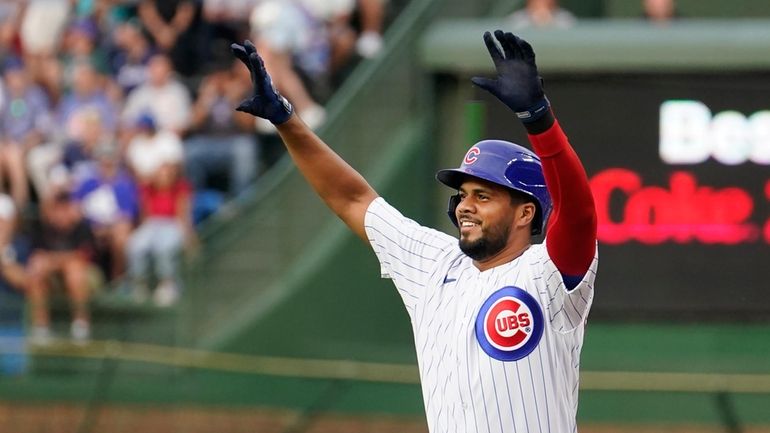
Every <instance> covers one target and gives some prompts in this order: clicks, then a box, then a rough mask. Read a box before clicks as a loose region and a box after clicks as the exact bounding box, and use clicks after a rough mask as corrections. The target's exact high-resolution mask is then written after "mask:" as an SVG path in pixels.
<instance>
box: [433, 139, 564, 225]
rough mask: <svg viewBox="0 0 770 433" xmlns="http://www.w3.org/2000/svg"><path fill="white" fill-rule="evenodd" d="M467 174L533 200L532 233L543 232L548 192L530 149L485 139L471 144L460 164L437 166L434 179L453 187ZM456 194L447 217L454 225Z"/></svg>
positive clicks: (549, 206)
mask: <svg viewBox="0 0 770 433" xmlns="http://www.w3.org/2000/svg"><path fill="white" fill-rule="evenodd" d="M467 176H472V177H475V178H478V179H483V180H486V181H489V182H492V183H496V184H498V185H501V186H504V187H506V188H510V189H512V190H514V191H519V192H521V193H523V194H525V195H527V196H529V197H531V198H532V199H533V201H534V203H535V207H536V211H535V218H534V219H533V220H532V234H533V235H537V234H540V233H542V232H543V230H544V229H545V224H546V222H547V221H548V216H549V215H550V214H551V209H552V203H551V196H550V195H549V194H548V189H547V188H546V186H545V177H544V176H543V165H542V163H541V162H540V158H538V156H537V155H535V154H534V152H532V151H531V150H529V149H527V148H525V147H522V146H519V145H518V144H514V143H511V142H508V141H502V140H484V141H480V142H478V143H476V144H474V145H473V146H472V147H471V148H470V149H469V150H468V153H466V154H465V159H463V162H462V164H460V167H459V168H452V169H446V170H440V171H439V172H438V173H436V179H438V180H439V182H441V183H443V184H444V185H446V186H448V187H450V188H453V189H455V190H457V189H460V185H462V183H463V180H464V179H465V178H466V177H467ZM459 203H460V200H459V196H452V197H451V198H450V199H449V208H448V209H447V212H448V213H449V219H451V220H452V223H453V224H454V225H455V226H457V225H458V224H457V217H456V216H455V209H457V205H458V204H459Z"/></svg>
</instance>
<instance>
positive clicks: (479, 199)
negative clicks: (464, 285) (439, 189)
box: [455, 180, 515, 261]
mask: <svg viewBox="0 0 770 433" xmlns="http://www.w3.org/2000/svg"><path fill="white" fill-rule="evenodd" d="M459 194H460V204H459V205H458V206H457V209H456V211H455V216H456V217H457V222H458V224H459V226H460V249H461V250H462V252H464V253H465V254H466V255H467V256H468V257H470V258H472V259H473V260H477V261H483V260H484V259H487V258H489V257H492V256H495V255H496V254H498V253H499V252H500V251H502V250H503V249H504V248H505V247H506V246H507V245H508V243H509V241H510V240H511V231H512V228H513V223H514V218H515V212H514V211H513V208H514V203H513V201H512V199H511V195H510V193H509V192H508V190H507V189H505V188H503V187H501V186H499V185H496V184H493V183H490V182H485V181H482V180H467V181H465V182H463V184H462V186H460V191H459Z"/></svg>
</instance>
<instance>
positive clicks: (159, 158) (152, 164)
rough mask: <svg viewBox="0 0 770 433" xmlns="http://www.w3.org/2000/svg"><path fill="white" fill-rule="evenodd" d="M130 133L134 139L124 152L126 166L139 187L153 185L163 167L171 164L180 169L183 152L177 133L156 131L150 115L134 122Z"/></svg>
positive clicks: (155, 125) (147, 114)
mask: <svg viewBox="0 0 770 433" xmlns="http://www.w3.org/2000/svg"><path fill="white" fill-rule="evenodd" d="M133 130H134V132H133V134H134V136H133V138H131V140H130V141H129V143H128V146H127V148H126V162H127V163H128V167H129V168H130V169H131V171H132V173H133V174H134V176H136V179H137V180H138V182H139V184H140V185H142V184H148V183H151V182H153V181H154V178H155V177H156V175H157V172H158V170H159V169H160V167H161V165H163V164H174V165H176V166H177V167H179V168H180V169H181V166H182V164H183V161H184V148H183V146H182V141H181V140H180V139H179V136H178V135H177V134H176V133H173V132H170V131H167V130H159V129H158V127H157V124H156V123H155V118H154V117H153V116H152V114H149V113H145V114H142V115H141V116H140V117H139V119H137V121H136V123H135V125H134V126H133Z"/></svg>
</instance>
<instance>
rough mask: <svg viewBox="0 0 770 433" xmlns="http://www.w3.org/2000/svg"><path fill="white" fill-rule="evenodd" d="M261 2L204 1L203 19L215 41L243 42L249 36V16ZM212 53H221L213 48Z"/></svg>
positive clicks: (236, 0) (247, 0) (258, 0)
mask: <svg viewBox="0 0 770 433" xmlns="http://www.w3.org/2000/svg"><path fill="white" fill-rule="evenodd" d="M260 1H261V0H203V19H204V20H205V21H206V23H207V24H208V25H209V27H210V32H211V33H210V35H211V36H210V37H211V39H212V40H214V41H220V40H222V41H226V42H228V44H227V45H228V46H229V43H230V42H239V43H240V42H242V41H243V40H244V39H247V38H248V36H249V15H250V14H251V11H252V10H254V7H255V6H256V5H257V4H258V3H259V2H260ZM212 52H213V53H217V52H219V51H218V50H217V49H216V47H212Z"/></svg>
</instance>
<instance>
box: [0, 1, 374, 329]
mask: <svg viewBox="0 0 770 433" xmlns="http://www.w3.org/2000/svg"><path fill="white" fill-rule="evenodd" d="M385 2H386V0H357V1H356V0H25V1H16V2H0V68H1V72H2V75H1V76H0V186H1V188H0V253H1V254H0V277H2V280H4V283H6V285H10V286H12V287H14V288H15V289H16V290H17V291H18V292H20V293H23V294H24V295H25V296H26V298H27V300H28V304H29V311H30V315H29V320H30V322H31V323H30V325H31V326H30V338H31V341H32V342H33V343H35V344H46V343H47V342H49V341H50V340H51V338H52V332H51V326H50V322H51V319H50V311H49V310H50V304H51V294H52V292H53V291H54V289H57V290H58V289H64V292H65V293H66V294H67V298H68V301H69V305H70V306H71V311H72V322H71V327H70V330H71V337H72V339H73V340H74V341H75V342H86V341H88V339H89V338H90V334H91V332H90V330H91V325H90V314H89V300H90V299H91V297H92V296H93V294H94V288H95V287H101V288H104V287H111V288H112V289H111V290H114V291H115V294H117V295H121V296H124V297H125V298H126V299H128V300H131V301H133V302H138V303H144V302H147V301H150V300H152V302H153V303H154V304H155V305H157V306H160V307H167V306H172V305H174V304H175V303H176V302H177V301H178V300H179V298H180V295H181V294H182V292H183V290H182V287H181V284H180V279H179V275H178V272H179V270H178V261H179V257H180V254H181V253H183V252H184V251H185V250H187V249H194V248H195V245H196V242H197V237H196V226H197V224H199V223H200V222H201V221H203V220H204V219H205V218H206V217H208V216H210V215H211V214H213V213H215V212H218V211H221V210H222V209H223V208H226V207H227V206H228V203H232V202H235V201H236V200H237V198H238V197H240V196H242V195H243V194H247V193H248V187H249V186H250V185H252V184H253V183H254V181H255V179H256V178H257V177H258V176H259V175H260V173H261V172H263V171H264V169H265V168H266V166H267V165H269V164H270V160H269V158H265V156H264V155H261V153H262V152H261V150H262V148H263V146H262V143H263V141H269V140H270V135H271V134H274V130H272V128H271V125H269V124H260V123H254V120H253V118H252V117H251V116H249V115H245V114H242V113H238V112H236V111H234V110H233V108H234V107H235V106H237V105H238V102H240V101H241V100H242V99H244V98H245V97H247V96H248V95H249V94H250V92H251V82H250V77H249V73H248V70H247V69H246V68H243V67H242V65H240V64H236V63H235V62H234V61H233V60H234V58H233V56H232V55H231V54H230V51H229V45H230V43H232V42H242V41H243V40H244V39H251V40H253V41H255V43H256V44H257V46H258V49H259V50H260V52H261V53H262V55H263V57H264V58H265V62H266V67H267V68H268V70H269V71H270V73H271V74H272V76H273V77H275V80H276V83H275V84H276V86H277V87H278V88H279V89H280V90H281V91H282V92H283V93H284V94H285V95H286V96H287V97H289V99H290V100H292V101H293V102H294V104H295V106H296V108H297V110H298V112H299V113H300V115H301V116H302V117H303V119H305V120H306V122H308V124H310V125H311V126H313V127H319V126H320V125H322V124H323V122H324V119H325V111H324V108H323V105H324V103H325V102H326V100H328V98H329V97H330V95H331V94H332V92H333V90H334V88H335V87H336V86H337V85H338V84H339V83H340V81H341V80H342V79H343V78H344V76H345V74H346V73H347V72H348V71H349V70H350V67H351V66H352V65H354V64H355V63H356V62H357V61H358V60H360V59H362V58H369V57H373V56H376V55H377V54H378V52H379V50H380V49H381V47H382V36H381V32H382V23H383V18H384V15H385V8H386V7H387V4H386V3H385ZM107 283H109V284H107Z"/></svg>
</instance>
